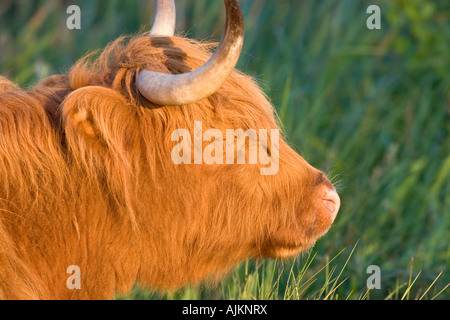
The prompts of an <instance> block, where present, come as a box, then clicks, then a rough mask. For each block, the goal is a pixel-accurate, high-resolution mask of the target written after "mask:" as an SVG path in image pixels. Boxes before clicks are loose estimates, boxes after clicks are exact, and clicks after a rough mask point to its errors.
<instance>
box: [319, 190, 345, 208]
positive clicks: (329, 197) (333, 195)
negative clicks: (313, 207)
mask: <svg viewBox="0 0 450 320" xmlns="http://www.w3.org/2000/svg"><path fill="white" fill-rule="evenodd" d="M323 203H324V204H325V206H326V207H327V208H328V210H330V212H331V213H333V214H336V213H337V212H338V211H339V207H340V206H341V199H340V198H339V195H338V194H337V192H336V190H335V189H329V190H328V191H327V192H326V194H325V196H324V197H323Z"/></svg>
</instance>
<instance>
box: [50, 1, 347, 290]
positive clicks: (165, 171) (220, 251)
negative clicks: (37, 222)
mask: <svg viewBox="0 0 450 320" xmlns="http://www.w3.org/2000/svg"><path fill="white" fill-rule="evenodd" d="M225 4H226V7H227V24H226V28H225V32H224V35H223V37H222V40H221V42H220V45H219V47H218V49H217V50H216V52H215V53H214V54H213V55H212V56H211V57H210V54H209V51H208V49H209V45H206V44H202V43H198V42H194V41H191V40H187V39H184V38H178V37H173V32H174V5H173V3H172V2H171V1H158V6H159V11H158V12H159V14H157V17H156V22H155V25H154V27H153V29H152V32H151V35H150V36H146V37H137V38H132V39H128V40H127V39H123V38H122V39H119V40H117V41H116V42H114V43H112V44H111V45H110V46H109V47H108V48H107V49H106V50H105V52H104V53H103V54H102V55H101V56H100V57H99V58H98V60H97V61H96V62H95V63H94V64H90V63H88V62H86V60H83V61H82V62H80V63H79V64H77V65H76V66H75V67H74V68H73V69H72V71H71V73H70V75H69V79H70V86H71V88H72V89H73V92H72V93H71V94H70V95H69V96H68V97H67V98H66V100H65V102H64V104H63V106H62V111H63V113H62V117H63V120H64V123H65V133H66V140H67V145H68V148H69V149H70V150H71V151H72V154H73V157H74V158H75V160H76V161H74V163H77V164H79V165H80V166H81V167H83V168H84V169H83V170H84V171H85V170H86V168H88V170H92V172H91V173H90V174H92V175H95V174H98V173H95V172H94V171H96V172H98V171H99V170H100V171H101V172H104V173H105V174H104V176H102V179H101V180H102V182H103V183H104V184H105V185H107V186H108V195H109V196H111V197H112V198H113V200H114V201H116V202H117V203H119V205H118V206H117V207H118V208H124V211H127V212H128V214H129V217H130V221H131V222H132V223H131V225H133V226H134V228H133V231H132V232H130V236H129V237H130V239H133V240H132V241H133V243H135V245H136V246H138V247H139V255H140V257H139V259H140V262H139V265H140V268H139V278H140V281H141V282H142V283H144V284H150V285H153V286H159V287H175V286H179V285H182V284H184V283H186V282H188V281H197V280H199V279H201V278H204V277H205V276H207V275H209V274H216V273H220V272H222V271H225V270H227V269H228V268H229V267H230V266H231V265H233V264H234V263H236V262H238V261H242V260H244V259H246V258H252V257H275V258H285V257H292V256H295V255H297V254H298V253H299V252H301V251H302V250H306V249H308V248H310V247H311V246H312V245H313V244H314V243H315V241H316V240H317V239H318V238H319V237H321V236H322V235H324V234H325V233H326V232H327V231H328V229H329V228H330V226H331V224H332V223H333V221H334V219H335V217H336V214H337V212H338V210H339V206H340V200H339V196H338V195H337V193H336V191H335V189H334V188H333V186H332V185H331V183H330V182H329V180H328V179H327V178H326V177H325V175H324V173H323V172H321V171H320V170H318V169H315V168H314V167H312V166H311V165H310V164H308V163H307V162H306V161H305V160H304V159H303V158H302V157H301V156H300V155H298V154H297V153H296V152H295V151H294V150H293V149H292V148H291V147H290V146H289V145H288V144H287V143H286V142H285V141H284V140H283V137H282V136H281V135H280V136H279V137H278V131H277V130H279V127H278V126H277V123H276V119H275V116H274V109H273V107H272V105H271V104H270V102H269V101H268V100H267V98H266V97H265V96H264V94H263V93H262V91H261V89H260V88H259V87H258V85H257V84H255V82H254V81H253V80H252V79H251V78H250V77H248V76H246V75H244V74H242V73H240V72H238V71H235V70H234V67H235V65H236V63H237V60H238V57H239V55H240V52H241V48H242V43H243V35H244V31H243V30H244V26H243V18H242V14H241V11H240V9H239V6H238V4H237V1H235V0H225ZM164 17H165V18H164ZM55 81H56V80H55ZM200 124H201V125H200ZM209 129H213V131H208V130H209ZM238 129H242V130H243V131H244V132H246V131H247V130H250V129H254V130H255V131H256V132H258V133H260V132H266V133H267V136H266V140H265V141H266V143H263V142H262V143H261V141H262V140H258V141H259V142H260V144H259V145H260V146H261V145H262V146H263V147H267V148H266V149H264V148H263V150H266V154H265V155H266V156H269V157H272V159H273V161H277V163H276V164H275V167H276V170H274V171H273V172H272V173H273V174H262V172H263V171H262V169H264V168H267V167H269V166H270V165H271V164H268V163H267V162H266V163H262V161H261V158H260V157H258V158H257V159H258V160H257V163H256V164H251V163H250V161H251V159H250V158H251V156H250V151H251V150H250V149H251V143H250V139H249V140H246V141H245V143H244V144H243V146H241V147H242V148H241V149H243V150H244V151H246V155H245V159H244V160H245V161H244V163H243V164H237V162H238V161H237V159H236V158H237V155H238V151H237V150H238V149H239V147H238V146H237V144H236V145H235V148H236V150H234V149H233V153H232V158H233V159H234V160H236V161H235V162H234V164H229V163H228V164H227V163H226V161H225V160H226V156H227V154H226V151H224V153H223V154H222V158H223V159H224V161H223V164H219V163H218V162H214V163H205V162H207V161H205V159H204V157H203V158H201V159H199V158H197V159H196V158H195V155H196V152H198V149H196V148H199V145H198V144H197V146H195V142H194V140H195V141H200V142H199V143H200V152H201V153H202V154H204V152H206V150H209V151H211V149H208V146H210V145H211V143H212V142H214V143H217V144H216V146H218V145H219V146H220V145H223V146H224V145H226V144H227V141H228V143H229V142H231V141H237V140H238V137H237V136H235V135H233V134H230V131H228V132H227V130H238ZM261 129H263V130H265V131H259V130H261ZM177 130H184V131H177ZM207 131H208V132H207ZM180 132H181V133H185V135H183V134H180ZM187 133H189V137H190V138H188V135H187ZM211 133H213V134H211ZM199 135H200V137H199ZM230 135H231V136H232V137H231V139H230V140H227V138H230ZM205 136H206V138H205ZM212 137H214V138H212ZM189 139H191V140H190V141H189ZM196 139H200V140H196ZM183 141H184V142H189V143H190V144H185V145H184V146H189V151H188V150H187V149H186V147H185V148H181V149H176V148H177V146H178V147H179V146H180V143H182V142H183ZM174 150H175V151H174ZM181 150H182V151H181ZM217 150H218V149H215V151H214V153H211V152H210V153H209V154H210V155H211V156H212V157H215V156H217V152H218V151H217ZM223 150H225V149H223ZM235 151H236V153H235ZM241 151H242V150H241ZM174 152H175V158H177V159H180V158H181V159H184V161H181V162H180V163H176V162H177V161H174ZM275 156H276V157H277V158H278V159H275ZM219 157H220V156H219ZM272 165H273V164H272ZM92 168H95V169H92ZM99 168H100V169H99ZM130 242H131V240H130Z"/></svg>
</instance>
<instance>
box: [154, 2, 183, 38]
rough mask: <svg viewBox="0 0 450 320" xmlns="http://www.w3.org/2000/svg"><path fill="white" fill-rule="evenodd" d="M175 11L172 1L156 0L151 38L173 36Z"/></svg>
mask: <svg viewBox="0 0 450 320" xmlns="http://www.w3.org/2000/svg"><path fill="white" fill-rule="evenodd" d="M176 16H177V14H176V9H175V1H174V0H157V2H156V13H155V21H154V22H153V27H152V30H151V31H150V35H151V36H162V37H172V36H173V35H174V34H175V24H176Z"/></svg>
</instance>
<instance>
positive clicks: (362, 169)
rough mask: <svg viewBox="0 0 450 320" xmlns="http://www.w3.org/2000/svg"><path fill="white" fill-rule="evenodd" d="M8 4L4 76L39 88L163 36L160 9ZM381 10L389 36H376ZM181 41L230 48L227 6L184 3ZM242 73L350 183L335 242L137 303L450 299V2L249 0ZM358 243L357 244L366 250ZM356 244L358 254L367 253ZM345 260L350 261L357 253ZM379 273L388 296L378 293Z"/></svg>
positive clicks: (293, 135) (3, 19)
mask: <svg viewBox="0 0 450 320" xmlns="http://www.w3.org/2000/svg"><path fill="white" fill-rule="evenodd" d="M78 4H79V5H80V7H81V9H82V13H83V16H82V29H81V30H80V31H69V30H67V29H66V28H65V20H66V18H67V15H66V14H65V9H66V7H67V6H68V5H69V4H68V2H66V1H62V0H48V1H43V0H41V1H12V0H3V1H2V2H1V3H0V29H1V30H2V31H1V33H0V48H1V50H0V72H1V74H2V75H7V76H9V77H10V78H12V79H13V80H14V81H16V82H18V83H19V84H21V85H24V86H28V85H31V84H33V83H35V82H36V81H37V80H38V79H40V78H43V77H45V76H48V75H49V74H52V73H60V72H66V71H67V70H68V68H69V67H70V66H71V65H72V64H73V63H74V62H75V61H76V60H77V59H79V58H80V57H82V56H83V55H84V54H85V53H87V52H89V51H92V50H95V49H98V48H101V47H103V46H105V45H106V43H107V42H109V41H111V40H113V39H115V38H116V37H117V36H119V35H120V34H122V33H136V32H138V31H139V30H142V28H146V29H149V28H150V24H151V18H152V16H151V13H152V10H153V3H152V1H146V0H145V1H144V0H133V1H129V0H127V1H125V0H115V1H88V0H80V1H78ZM370 4H377V5H379V6H380V8H381V11H382V29H381V30H372V31H370V30H368V29H367V28H366V19H367V17H368V15H367V14H366V13H365V11H366V8H367V6H368V5H370ZM177 5H178V21H179V23H178V29H179V30H181V32H182V34H185V35H187V36H189V37H194V38H199V39H211V40H218V38H219V37H220V34H221V30H222V27H223V4H222V2H221V1H206V0H195V1H194V0H178V1H177ZM241 5H242V8H243V11H244V14H245V20H246V39H245V46H244V54H243V56H242V58H241V59H240V61H239V65H238V68H239V69H240V70H243V71H245V72H247V73H249V74H251V75H253V76H255V77H256V78H257V79H258V81H259V82H260V84H261V86H262V87H263V89H264V90H265V92H266V93H267V94H268V95H269V96H270V97H271V99H272V102H273V104H274V105H275V106H276V107H277V109H278V111H279V116H280V119H281V121H282V125H283V126H284V129H285V131H286V133H287V136H288V139H289V142H290V143H291V144H292V145H294V146H298V147H297V149H298V150H299V152H301V154H302V155H303V156H304V157H305V158H306V159H307V160H308V161H309V162H310V163H311V164H312V165H314V166H315V167H317V168H320V169H323V170H325V171H327V172H328V173H329V174H330V176H332V177H336V179H337V180H338V185H339V190H340V195H341V199H342V208H341V211H340V213H339V216H338V217H337V219H336V222H335V224H334V225H333V227H332V228H331V230H330V231H329V233H328V234H327V235H326V236H325V237H324V238H323V239H321V240H320V241H319V242H318V243H317V245H316V246H315V247H314V249H313V250H312V251H311V252H309V253H305V254H303V255H301V256H300V257H298V258H297V259H296V260H294V261H290V262H277V261H272V260H267V261H262V260H261V261H249V262H245V263H243V264H241V265H239V266H236V268H235V269H233V270H232V271H231V272H230V274H229V275H228V276H227V277H226V278H225V279H224V280H223V281H222V282H220V283H219V284H218V285H216V286H200V287H192V286H188V287H186V288H183V289H181V290H179V291H177V292H173V293H165V294H161V293H157V292H152V291H149V290H142V289H139V288H138V287H137V286H136V287H135V288H134V289H133V291H132V293H131V294H130V295H129V296H127V297H120V298H139V299H147V298H148V299H186V298H188V299H325V298H326V299H420V298H422V299H433V298H436V299H449V298H450V290H449V288H448V284H449V282H450V272H449V271H448V267H449V265H450V246H449V243H450V231H449V230H450V209H449V208H450V75H449V73H448V70H450V3H449V2H448V1H447V0H440V1H439V0H437V1H430V0H395V1H389V0H374V1H362V0H360V1H356V0H342V1H333V0H323V1H293V0H292V1H288V0H277V1H274V0H266V1H263V0H254V1H250V0H242V1H241ZM356 243H357V245H356ZM355 245H356V247H355ZM345 248H346V249H345ZM369 265H378V266H379V267H380V268H381V277H382V280H381V286H382V287H381V289H380V290H370V291H368V290H367V288H366V280H367V277H368V276H369V275H368V274H366V269H367V267H368V266H369Z"/></svg>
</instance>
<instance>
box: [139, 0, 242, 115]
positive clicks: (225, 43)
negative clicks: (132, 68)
mask: <svg viewBox="0 0 450 320" xmlns="http://www.w3.org/2000/svg"><path fill="white" fill-rule="evenodd" d="M224 2H225V6H226V11H227V18H226V25H225V31H224V33H223V35H222V39H221V41H220V44H219V46H218V47H217V49H216V51H215V52H214V54H213V56H212V57H211V58H210V59H209V60H208V61H207V62H206V63H205V64H204V65H203V66H201V67H200V68H198V69H196V70H194V71H191V72H189V73H185V74H178V75H173V74H165V73H159V72H153V71H150V70H142V71H141V72H140V73H139V76H138V79H137V82H136V84H137V88H138V90H139V92H140V93H141V94H142V95H143V96H144V97H145V98H147V99H148V100H149V101H152V102H154V103H156V104H159V105H165V106H175V105H184V104H189V103H194V102H197V101H199V100H201V99H203V98H206V97H208V96H210V95H212V94H213V93H214V92H216V91H217V90H218V89H219V88H220V87H221V86H222V84H223V83H224V82H225V81H226V80H227V78H228V77H229V75H230V74H231V72H232V71H233V70H234V67H235V66H236V63H237V61H238V60H239V56H240V54H241V51H242V45H243V42H244V18H243V16H242V12H241V9H240V8H239V4H238V2H237V0H224Z"/></svg>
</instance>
